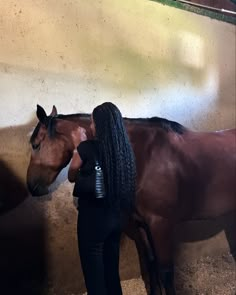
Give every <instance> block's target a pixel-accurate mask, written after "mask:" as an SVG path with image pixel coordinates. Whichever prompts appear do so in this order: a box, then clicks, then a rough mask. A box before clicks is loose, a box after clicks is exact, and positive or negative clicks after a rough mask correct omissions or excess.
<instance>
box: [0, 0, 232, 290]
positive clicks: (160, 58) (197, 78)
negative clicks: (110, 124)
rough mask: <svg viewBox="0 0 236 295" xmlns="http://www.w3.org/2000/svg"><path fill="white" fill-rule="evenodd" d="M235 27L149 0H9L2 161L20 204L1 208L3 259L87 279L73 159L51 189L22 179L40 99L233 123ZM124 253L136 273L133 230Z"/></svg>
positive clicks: (201, 124)
mask: <svg viewBox="0 0 236 295" xmlns="http://www.w3.org/2000/svg"><path fill="white" fill-rule="evenodd" d="M235 33H236V28H235V26H233V25H230V24H227V23H222V22H218V21H215V20H211V19H209V18H207V17H203V16H199V15H195V14H191V13H188V12H185V11H181V10H177V9H174V8H170V7H168V6H163V5H161V4H158V3H155V2H152V1H148V0H146V1H143V0H119V1H118V0H117V1H116V0H112V1H109V0H101V1H94V0H93V1H92V0H87V1H77V0H76V1H66V0H60V1H56V0H48V1H46V0H38V1H34V0H21V1H16V0H11V1H4V0H0V114H1V115H0V142H1V144H0V168H1V169H0V170H1V175H2V174H3V175H7V179H8V180H9V179H13V181H11V182H7V181H5V180H4V181H1V191H0V192H1V196H4V197H2V198H3V199H1V202H0V209H1V206H2V207H3V206H4V204H5V203H7V204H8V208H11V207H12V206H14V205H18V206H17V207H16V208H15V209H13V210H10V211H8V212H7V213H5V214H4V215H2V216H1V217H0V237H1V247H3V248H2V249H1V254H2V253H3V250H4V249H8V251H5V250H4V251H5V252H4V253H7V254H6V255H5V260H4V259H3V260H2V263H1V266H0V267H1V269H0V270H4V272H5V273H8V272H7V270H9V274H11V276H12V273H11V272H12V269H10V268H12V265H13V266H14V268H15V269H16V272H15V276H16V277H17V276H19V273H24V271H25V273H26V274H28V273H33V274H34V275H35V277H36V278H38V274H37V273H35V268H37V267H38V268H40V271H41V272H42V273H43V272H45V273H47V274H48V277H49V284H50V286H51V289H52V290H53V289H54V291H55V290H56V292H57V293H56V294H59V295H60V294H66V292H67V293H69V292H71V293H73V292H76V291H78V290H81V288H82V286H83V282H82V278H81V272H80V270H79V269H78V268H79V267H78V264H79V259H78V254H77V245H76V214H77V213H76V210H75V207H74V206H73V202H72V197H71V195H70V193H71V185H70V184H69V183H68V182H67V181H66V171H64V172H63V173H62V174H61V175H60V177H59V179H58V181H57V183H56V187H57V189H56V190H55V191H54V192H53V193H52V194H50V196H47V197H46V198H43V199H42V200H35V199H31V198H29V197H28V195H27V192H26V191H25V190H24V188H22V185H23V184H24V182H25V175H26V168H27V164H28V161H29V156H30V147H29V145H28V135H27V134H28V133H29V132H30V131H31V129H32V128H33V126H34V125H35V122H36V121H35V110H36V104H37V103H39V104H41V105H42V106H43V107H45V109H46V110H47V111H48V112H50V110H51V107H52V105H53V104H55V105H56V106H57V108H58V111H59V112H60V113H74V112H91V111H92V109H93V108H94V107H95V106H96V105H97V104H99V103H101V102H103V101H113V102H114V103H116V104H117V105H118V106H119V107H120V109H121V111H122V113H123V114H124V116H129V117H148V116H160V117H165V118H168V119H173V120H176V121H178V122H180V123H182V124H185V125H186V126H188V127H191V128H193V129H195V130H214V129H223V128H231V127H234V126H235V92H236V90H235V79H236V74H235V49H236V48H235V46H236V45H235V44H236V42H235V41H236V40H235V39H236V37H235ZM23 200H24V202H23ZM4 202H5V203H4ZM222 237H223V235H222ZM2 241H4V243H3V242H2ZM9 245H11V246H9ZM14 245H17V249H18V252H19V255H17V254H16V251H15V247H14ZM39 245H40V246H39ZM4 247H5V248H4ZM121 253H122V258H121V273H122V278H128V277H132V276H137V275H139V268H138V265H137V255H136V252H135V250H134V247H133V244H132V243H130V242H128V241H127V239H126V240H124V242H123V244H122V251H121ZM127 253H128V254H127ZM130 253H132V255H130ZM22 257H23V258H22ZM26 257H27V259H26V262H25V259H24V258H26ZM27 261H28V262H27ZM9 263H10V264H9ZM27 263H28V264H27ZM7 265H8V266H7ZM9 265H10V266H9ZM29 265H31V266H32V269H31V268H30V266H29ZM22 269H23V270H22ZM33 279H34V276H33ZM33 279H32V280H33ZM62 281H63V284H61V282H62ZM59 290H61V291H59ZM60 292H61V293H60Z"/></svg>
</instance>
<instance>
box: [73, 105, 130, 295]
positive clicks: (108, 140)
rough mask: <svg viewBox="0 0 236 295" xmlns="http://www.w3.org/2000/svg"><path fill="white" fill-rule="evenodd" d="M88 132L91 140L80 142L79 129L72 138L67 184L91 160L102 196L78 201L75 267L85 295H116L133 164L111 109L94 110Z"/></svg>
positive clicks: (116, 115) (117, 114) (121, 125)
mask: <svg viewBox="0 0 236 295" xmlns="http://www.w3.org/2000/svg"><path fill="white" fill-rule="evenodd" d="M90 128H91V131H92V134H93V136H94V139H93V140H85V139H86V135H85V131H84V130H83V129H79V130H78V132H77V133H76V132H75V133H73V134H72V138H73V142H74V145H75V147H76V150H75V152H74V154H73V157H72V161H71V164H70V167H69V171H68V179H69V181H70V182H74V181H75V177H76V173H77V171H78V169H80V168H81V167H82V168H84V167H85V166H87V167H88V166H90V167H91V166H93V165H94V158H95V157H96V158H98V159H99V162H100V165H101V168H102V170H103V174H104V183H105V191H106V194H105V197H104V198H103V199H96V198H95V196H94V195H91V194H84V195H83V196H81V195H80V196H79V215H78V227H77V230H78V242H79V253H80V259H81V265H82V269H83V274H84V278H85V284H86V287H87V291H88V295H111V294H112V295H121V294H122V289H121V284H120V277H119V247H120V238H121V231H122V225H123V224H124V220H125V217H127V216H128V215H129V214H131V212H132V209H133V206H134V197H135V181H136V166H135V159H134V154H133V150H132V147H131V144H130V142H129V139H128V135H127V132H126V129H125V127H124V123H123V119H122V115H121V113H120V111H119V109H118V108H117V107H116V106H115V105H114V104H112V103H110V102H106V103H103V104H101V105H99V106H97V107H96V108H95V109H94V110H93V113H92V116H91V125H90ZM81 141H82V142H81ZM80 142H81V143H80ZM79 143H80V144H79ZM78 144H79V145H78Z"/></svg>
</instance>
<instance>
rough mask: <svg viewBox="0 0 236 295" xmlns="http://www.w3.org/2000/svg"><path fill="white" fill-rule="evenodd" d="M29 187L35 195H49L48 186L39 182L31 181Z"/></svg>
mask: <svg viewBox="0 0 236 295" xmlns="http://www.w3.org/2000/svg"><path fill="white" fill-rule="evenodd" d="M27 187H28V190H29V192H30V193H31V195H32V196H33V197H40V196H44V195H47V194H48V193H49V190H48V187H47V186H44V185H41V184H39V183H34V184H33V183H29V182H27Z"/></svg>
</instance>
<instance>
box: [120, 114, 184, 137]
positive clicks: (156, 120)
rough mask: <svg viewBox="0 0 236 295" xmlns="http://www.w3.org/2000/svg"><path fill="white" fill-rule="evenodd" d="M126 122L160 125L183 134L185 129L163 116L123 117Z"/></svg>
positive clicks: (167, 130) (168, 130)
mask: <svg viewBox="0 0 236 295" xmlns="http://www.w3.org/2000/svg"><path fill="white" fill-rule="evenodd" d="M124 119H125V120H126V121H127V122H134V123H137V124H150V123H151V124H153V125H157V126H158V127H161V128H162V129H164V130H165V131H166V132H176V133H178V134H183V133H184V132H185V131H186V130H187V129H186V127H184V126H183V125H181V124H180V123H178V122H175V121H170V120H167V119H165V118H159V117H151V118H124Z"/></svg>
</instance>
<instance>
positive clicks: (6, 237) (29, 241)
mask: <svg viewBox="0 0 236 295" xmlns="http://www.w3.org/2000/svg"><path fill="white" fill-rule="evenodd" d="M22 128H23V127H20V129H22ZM6 129H9V128H6ZM6 129H2V130H1V133H0V135H1V136H0V138H1V142H2V143H3V142H4V140H6V142H8V146H7V145H4V144H3V145H2V148H1V159H0V178H1V183H0V241H1V242H0V253H1V259H0V293H1V294H7V295H8V294H9V295H11V294H18V295H21V294H22V295H23V294H24V295H32V294H35V295H40V294H42V293H43V288H44V284H43V283H44V279H45V277H46V275H47V271H46V261H45V251H44V249H45V245H44V244H45V226H44V215H43V210H40V207H39V206H38V205H37V204H35V203H34V202H33V199H32V198H29V195H28V191H27V188H26V185H25V183H24V180H22V179H21V177H20V176H19V175H17V173H16V171H14V170H13V169H12V168H11V166H12V162H15V166H20V167H18V168H19V169H20V170H21V172H22V173H24V167H23V166H22V165H21V164H22V162H21V161H22V160H21V159H19V161H18V162H17V160H16V158H22V157H23V155H22V154H16V155H14V154H13V155H12V158H11V157H10V155H11V152H13V151H14V145H16V146H18V147H19V146H21V148H22V145H19V142H20V137H21V130H19V132H18V127H16V129H14V130H15V131H16V136H15V137H14V138H12V137H11V138H10V137H9V139H10V140H7V138H8V137H4V135H6V133H5V132H6V131H7V130H6ZM10 129H11V130H10V131H9V130H8V131H9V132H11V131H12V130H13V128H10ZM21 139H22V138H21ZM23 141H24V139H23ZM26 141H27V140H26ZM3 146H4V147H3ZM3 148H4V149H5V150H3ZM20 156H21V157H20ZM3 158H4V159H3ZM16 170H17V169H16Z"/></svg>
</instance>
